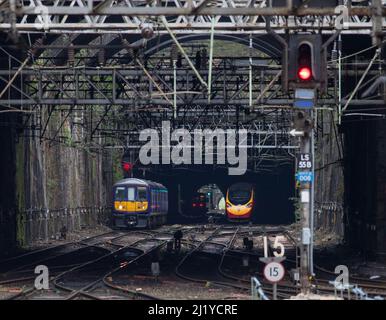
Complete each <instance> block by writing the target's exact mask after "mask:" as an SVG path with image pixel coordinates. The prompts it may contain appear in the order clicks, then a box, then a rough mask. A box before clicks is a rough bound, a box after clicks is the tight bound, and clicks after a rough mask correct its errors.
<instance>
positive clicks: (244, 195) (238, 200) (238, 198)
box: [228, 186, 252, 205]
mask: <svg viewBox="0 0 386 320" xmlns="http://www.w3.org/2000/svg"><path fill="white" fill-rule="evenodd" d="M251 192H252V188H251V187H246V186H243V187H234V188H230V189H229V194H228V198H229V201H230V202H231V203H232V204H235V205H238V204H245V203H247V202H248V201H249V199H250V198H251Z"/></svg>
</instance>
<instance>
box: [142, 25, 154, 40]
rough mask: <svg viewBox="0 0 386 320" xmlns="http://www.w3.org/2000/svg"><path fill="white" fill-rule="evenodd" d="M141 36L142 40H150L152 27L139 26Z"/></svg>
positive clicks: (152, 33)
mask: <svg viewBox="0 0 386 320" xmlns="http://www.w3.org/2000/svg"><path fill="white" fill-rule="evenodd" d="M141 35H142V37H143V38H144V39H150V38H152V37H153V35H154V30H153V25H152V24H150V23H146V24H143V25H142V26H141Z"/></svg>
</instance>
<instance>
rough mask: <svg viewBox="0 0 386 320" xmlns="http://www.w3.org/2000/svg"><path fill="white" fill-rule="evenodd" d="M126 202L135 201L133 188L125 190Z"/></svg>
mask: <svg viewBox="0 0 386 320" xmlns="http://www.w3.org/2000/svg"><path fill="white" fill-rule="evenodd" d="M127 200H128V201H135V188H134V187H128V188H127Z"/></svg>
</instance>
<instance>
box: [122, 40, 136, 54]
mask: <svg viewBox="0 0 386 320" xmlns="http://www.w3.org/2000/svg"><path fill="white" fill-rule="evenodd" d="M121 43H122V45H123V46H124V47H125V48H126V50H127V53H128V54H129V57H130V58H134V50H133V48H132V47H131V46H130V43H129V41H127V40H126V39H122V40H121Z"/></svg>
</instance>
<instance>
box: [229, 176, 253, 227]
mask: <svg viewBox="0 0 386 320" xmlns="http://www.w3.org/2000/svg"><path fill="white" fill-rule="evenodd" d="M254 205H255V193H254V190H253V185H252V184H250V183H244V182H241V183H235V184H233V185H231V186H230V187H229V188H228V190H227V195H226V214H227V218H228V220H230V221H249V220H250V219H251V218H252V214H253V209H254Z"/></svg>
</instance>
